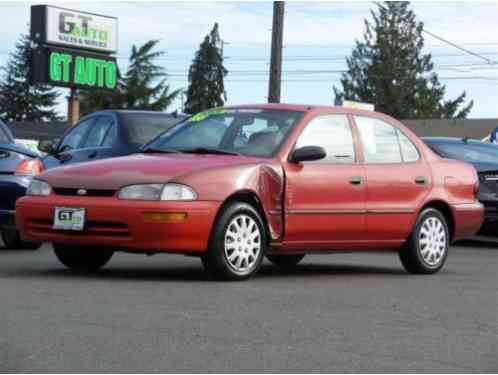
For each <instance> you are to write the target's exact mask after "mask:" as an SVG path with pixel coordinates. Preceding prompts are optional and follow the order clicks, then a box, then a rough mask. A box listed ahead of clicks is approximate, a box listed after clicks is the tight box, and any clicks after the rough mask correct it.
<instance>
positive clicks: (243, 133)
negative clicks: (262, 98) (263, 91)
mask: <svg viewBox="0 0 498 375" xmlns="http://www.w3.org/2000/svg"><path fill="white" fill-rule="evenodd" d="M301 116H302V112H294V111H281V110H267V109H224V108H215V109H212V110H209V111H205V112H201V113H198V114H196V115H194V116H192V117H190V118H189V119H188V120H186V121H184V122H182V123H181V124H179V125H178V126H176V127H174V128H173V129H171V130H170V131H167V132H166V133H164V134H162V135H161V136H160V137H158V138H157V139H155V140H154V141H152V142H151V143H149V144H148V145H147V146H146V147H145V149H150V150H157V151H178V152H196V151H199V152H209V151H216V152H220V153H221V152H226V153H236V154H242V155H247V156H259V157H270V156H273V155H274V154H275V153H276V152H277V151H278V150H279V149H280V146H281V145H282V144H283V142H284V141H285V140H286V139H287V137H288V135H289V134H290V131H291V130H292V128H293V127H294V125H295V124H296V123H297V122H298V120H299V119H300V118H301Z"/></svg>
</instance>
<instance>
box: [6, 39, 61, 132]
mask: <svg viewBox="0 0 498 375" xmlns="http://www.w3.org/2000/svg"><path fill="white" fill-rule="evenodd" d="M31 56H32V47H31V40H30V38H29V36H27V35H24V34H23V35H21V36H20V38H19V41H18V42H17V43H16V47H15V51H14V52H13V53H11V54H10V57H9V59H8V61H7V66H6V67H5V68H3V71H4V76H3V77H2V81H1V82H0V114H1V116H2V117H3V118H4V120H6V121H37V122H39V121H55V120H59V119H60V118H59V116H58V115H57V112H56V111H55V109H54V106H55V105H56V101H57V98H58V96H59V94H58V93H57V92H56V91H55V90H54V89H52V88H51V87H49V86H46V85H31V84H30V82H29V74H30V66H31Z"/></svg>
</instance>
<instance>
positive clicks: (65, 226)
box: [52, 207, 86, 232]
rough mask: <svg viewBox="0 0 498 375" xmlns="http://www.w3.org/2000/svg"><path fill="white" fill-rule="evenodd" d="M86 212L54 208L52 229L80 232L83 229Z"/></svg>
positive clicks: (83, 210) (76, 209) (73, 208)
mask: <svg viewBox="0 0 498 375" xmlns="http://www.w3.org/2000/svg"><path fill="white" fill-rule="evenodd" d="M85 221H86V210H85V209H84V208H76V207H55V210H54V221H53V226H52V228H53V229H56V230H67V231H77V232H81V231H82V230H83V229H85Z"/></svg>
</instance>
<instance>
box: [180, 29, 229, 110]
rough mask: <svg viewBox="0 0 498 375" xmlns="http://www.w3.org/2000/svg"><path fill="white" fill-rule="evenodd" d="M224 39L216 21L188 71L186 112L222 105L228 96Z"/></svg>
mask: <svg viewBox="0 0 498 375" xmlns="http://www.w3.org/2000/svg"><path fill="white" fill-rule="evenodd" d="M222 43H223V42H222V40H221V38H220V34H219V31H218V24H217V23H215V24H214V27H213V29H212V30H211V32H210V33H209V34H208V35H206V37H205V38H204V41H203V42H202V44H201V45H200V47H199V50H198V51H197V52H196V54H195V58H194V60H193V61H192V65H191V66H190V69H189V73H188V80H189V87H188V89H187V100H186V102H185V112H187V113H196V112H200V111H204V110H206V109H209V108H213V107H220V106H222V105H223V104H224V103H225V101H226V99H227V97H226V92H225V84H224V78H225V77H226V75H227V74H228V70H226V69H225V67H224V66H223V49H222Z"/></svg>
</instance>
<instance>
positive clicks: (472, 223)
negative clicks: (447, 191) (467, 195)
mask: <svg viewBox="0 0 498 375" xmlns="http://www.w3.org/2000/svg"><path fill="white" fill-rule="evenodd" d="M451 210H452V211H453V218H454V221H455V223H454V224H455V228H454V236H453V240H459V239H462V238H467V237H471V236H473V235H474V234H476V233H477V231H479V229H480V228H481V226H482V223H483V222H484V206H483V205H482V203H480V202H474V203H465V204H454V205H451Z"/></svg>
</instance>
